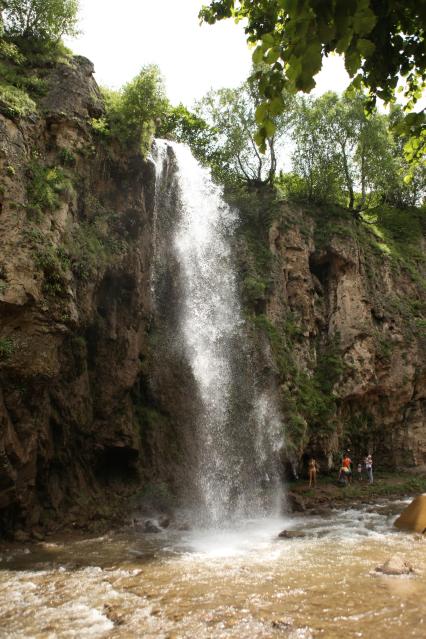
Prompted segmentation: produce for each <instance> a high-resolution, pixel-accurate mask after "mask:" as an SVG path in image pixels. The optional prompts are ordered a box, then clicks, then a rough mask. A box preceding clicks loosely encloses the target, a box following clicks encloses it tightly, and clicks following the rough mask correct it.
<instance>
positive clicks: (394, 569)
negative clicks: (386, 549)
mask: <svg viewBox="0 0 426 639" xmlns="http://www.w3.org/2000/svg"><path fill="white" fill-rule="evenodd" d="M376 571H377V572H382V573H383V574H384V575H409V574H410V573H412V572H414V568H413V566H412V565H411V564H410V563H408V561H405V559H404V558H403V557H401V556H400V555H395V556H394V557H391V558H390V559H388V560H387V561H386V562H385V563H384V564H383V566H377V568H376Z"/></svg>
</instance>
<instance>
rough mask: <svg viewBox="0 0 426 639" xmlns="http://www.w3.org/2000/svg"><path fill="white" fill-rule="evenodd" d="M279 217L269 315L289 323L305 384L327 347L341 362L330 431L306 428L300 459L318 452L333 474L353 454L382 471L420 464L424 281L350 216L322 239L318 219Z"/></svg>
mask: <svg viewBox="0 0 426 639" xmlns="http://www.w3.org/2000/svg"><path fill="white" fill-rule="evenodd" d="M281 213H282V217H281V219H280V221H279V222H278V221H275V222H274V223H273V224H272V226H271V229H270V234H269V244H270V249H271V251H272V253H273V255H274V275H273V283H272V290H271V294H270V296H269V298H268V300H267V306H266V315H267V316H268V318H269V319H270V321H271V322H272V323H273V324H274V325H275V326H277V327H281V328H279V330H283V331H284V333H285V332H286V328H285V327H286V320H288V317H289V316H290V317H291V320H292V332H293V334H294V333H296V337H293V341H292V351H293V356H294V362H295V366H296V370H297V371H303V372H305V373H306V375H307V377H308V378H309V377H310V378H311V379H312V378H313V376H314V375H315V370H316V368H317V366H318V358H319V354H320V353H321V351H322V350H323V351H324V348H325V349H327V344H328V345H329V344H330V343H333V344H334V347H333V348H334V350H333V357H334V358H335V359H336V360H339V369H338V374H337V379H336V380H335V383H334V384H333V385H332V389H331V395H332V399H333V402H334V407H335V411H334V414H333V415H329V416H328V417H329V420H330V423H329V424H325V423H321V417H320V418H319V420H318V421H319V423H317V424H315V423H314V424H312V422H311V423H306V429H305V431H304V433H303V436H301V437H300V439H299V448H298V450H297V451H296V453H295V455H296V458H297V460H298V461H301V460H302V459H303V458H304V457H303V455H305V457H306V456H307V455H308V454H309V455H311V454H314V455H316V456H318V457H319V458H321V459H322V460H323V462H324V465H327V466H330V465H332V464H333V463H335V462H336V460H337V457H338V453H339V451H341V450H342V449H343V448H344V447H351V448H352V452H353V456H354V457H355V458H356V460H357V461H358V459H359V460H360V461H361V460H362V458H363V456H364V455H365V454H366V452H367V450H371V451H372V452H373V454H374V455H375V458H376V463H377V464H378V465H379V466H381V467H382V468H383V467H389V468H395V467H413V466H419V467H422V466H424V465H425V464H426V383H425V380H426V376H425V373H426V364H425V354H426V335H425V331H424V311H425V305H426V295H425V289H424V284H422V283H421V282H419V280H420V279H421V278H424V277H425V273H424V272H422V271H421V270H420V271H419V272H418V273H417V274H416V275H418V278H417V280H416V278H415V277H414V276H413V274H412V273H410V272H409V271H407V269H405V268H404V267H403V266H401V265H400V264H399V265H398V263H396V262H395V260H392V259H391V256H389V255H387V254H386V253H381V254H380V251H378V250H377V246H376V245H375V239H377V238H375V236H374V233H373V231H372V230H371V231H370V230H369V229H368V228H365V226H364V227H362V225H360V223H359V222H358V221H356V220H351V219H350V216H347V218H348V219H347V221H345V223H344V224H343V226H341V227H340V228H339V227H336V229H335V230H334V232H333V230H332V231H328V232H327V233H324V227H325V225H326V224H327V220H324V219H323V218H322V217H321V213H319V214H318V215H313V216H312V215H309V212H307V211H306V210H302V209H297V208H293V209H290V208H289V207H288V206H285V205H284V207H283V209H282V211H281ZM424 244H425V242H424V238H423V240H421V241H420V246H419V247H418V248H419V251H420V252H421V251H424V248H425V246H424ZM372 246H373V247H375V250H372ZM423 270H424V269H423ZM424 281H425V280H424V279H423V282H424ZM422 318H423V319H422ZM328 348H329V346H328ZM293 377H294V373H293ZM283 407H284V413H285V411H286V402H285V400H284V401H283ZM302 413H303V410H302ZM322 419H323V418H322ZM313 421H314V420H313ZM330 425H331V428H327V426H330ZM323 468H324V466H323Z"/></svg>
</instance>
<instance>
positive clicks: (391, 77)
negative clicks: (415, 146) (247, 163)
mask: <svg viewBox="0 0 426 639" xmlns="http://www.w3.org/2000/svg"><path fill="white" fill-rule="evenodd" d="M200 17H201V19H202V20H203V21H205V22H207V23H209V24H213V23H215V22H216V21H218V20H222V19H224V18H231V17H232V18H234V19H235V20H236V21H239V20H241V19H244V20H246V27H245V31H246V34H247V40H248V42H249V43H251V44H254V45H256V48H255V50H254V53H253V62H254V63H255V64H260V63H262V64H261V66H260V67H259V69H258V70H257V71H256V73H255V77H256V79H257V81H258V83H259V89H260V92H261V94H262V96H263V98H264V103H263V106H262V113H261V118H260V119H261V124H260V131H259V133H260V137H261V138H262V143H261V145H260V146H261V148H262V147H265V140H266V138H267V129H268V126H269V121H270V117H269V113H270V112H276V110H277V109H278V108H279V107H280V96H281V92H282V90H283V88H284V87H285V88H287V89H289V90H292V91H304V92H309V91H310V90H311V89H313V87H314V86H315V80H314V76H315V75H316V74H317V73H318V72H319V71H320V69H321V65H322V58H323V56H325V55H328V54H330V53H332V52H337V53H339V54H343V56H344V59H345V67H346V70H347V72H348V73H349V76H350V77H351V78H352V86H353V87H354V88H357V89H359V88H362V87H364V88H366V89H367V90H368V92H369V96H370V107H372V106H373V105H374V103H375V101H376V99H377V98H381V99H382V100H384V101H385V102H386V103H388V102H392V101H394V99H395V92H396V90H397V84H398V81H399V78H400V77H401V76H402V77H403V78H404V79H405V87H404V93H405V98H406V100H407V109H412V107H413V106H414V104H415V103H416V101H417V100H418V99H419V98H420V96H421V92H422V88H423V87H424V85H425V81H426V49H425V45H424V25H425V24H426V3H425V2H423V1H421V0H420V1H419V0H213V1H212V2H211V3H210V5H208V6H205V7H203V8H202V10H201V12H200ZM281 108H283V107H281ZM413 123H414V120H413V118H411V121H410V126H412V125H413ZM415 124H416V127H415V131H414V133H415V134H416V135H417V136H419V135H420V131H421V129H422V125H423V124H424V114H421V116H420V117H418V118H417V120H416V123H415ZM423 135H424V132H423ZM425 137H426V136H425ZM424 142H425V140H424V139H423V143H424Z"/></svg>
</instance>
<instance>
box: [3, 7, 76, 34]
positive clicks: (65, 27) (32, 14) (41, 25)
mask: <svg viewBox="0 0 426 639" xmlns="http://www.w3.org/2000/svg"><path fill="white" fill-rule="evenodd" d="M2 4H3V11H2V17H3V22H4V30H5V33H6V35H8V36H9V37H23V38H35V39H37V40H45V41H50V42H58V41H59V40H60V39H61V38H62V36H64V35H75V34H76V32H77V28H76V27H77V13H78V0H3V2H2ZM0 6H1V5H0Z"/></svg>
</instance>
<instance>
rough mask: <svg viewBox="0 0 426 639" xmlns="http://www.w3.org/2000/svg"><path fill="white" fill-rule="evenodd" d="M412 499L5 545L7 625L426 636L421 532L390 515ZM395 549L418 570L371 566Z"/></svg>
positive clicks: (46, 633)
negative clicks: (385, 571) (218, 525)
mask: <svg viewBox="0 0 426 639" xmlns="http://www.w3.org/2000/svg"><path fill="white" fill-rule="evenodd" d="M406 503H408V502H402V501H399V502H392V503H390V502H386V503H385V502H383V503H378V504H376V505H374V506H371V505H369V506H364V507H362V508H353V509H348V510H344V511H343V510H341V511H333V512H331V513H330V514H328V515H322V516H309V515H306V516H288V517H281V518H277V519H261V520H246V521H243V522H240V523H239V524H235V525H234V526H232V528H229V529H228V530H225V529H223V530H190V531H177V530H173V529H172V528H170V529H167V530H165V531H163V532H161V533H157V534H154V533H141V532H138V531H137V530H135V529H133V528H128V529H122V530H119V531H113V532H111V533H109V534H107V535H104V536H101V537H97V538H90V539H89V538H88V539H81V538H80V539H68V540H65V539H64V540H62V541H58V540H56V541H55V542H53V541H52V542H50V541H46V542H40V543H38V544H35V545H28V546H25V545H23V546H21V547H16V546H14V547H10V548H6V549H4V550H3V551H2V554H1V558H0V559H1V560H0V636H1V637H4V638H18V637H19V638H20V637H28V638H29V637H32V638H36V639H39V638H43V639H54V638H55V637H61V638H62V637H64V638H65V637H67V638H68V637H69V638H79V639H80V638H86V637H88V638H93V639H94V638H98V637H99V638H100V637H108V638H109V637H111V638H117V639H118V638H124V637H126V638H127V637H129V638H130V637H143V638H147V639H148V638H149V639H150V638H153V639H154V638H155V639H166V638H170V639H172V638H176V639H177V638H188V639H194V638H197V639H204V638H214V639H216V638H217V639H221V638H228V637H238V638H247V639H249V638H250V639H255V638H257V637H259V638H260V637H262V638H263V637H271V638H272V637H285V638H287V637H288V638H291V639H309V638H315V637H325V638H326V639H334V638H336V639H337V638H339V639H351V638H352V637H366V638H368V639H369V638H374V639H380V638H381V637H386V639H405V638H407V637H418V638H423V637H426V538H424V537H421V536H418V535H410V534H403V533H401V532H399V531H397V530H395V529H394V528H393V526H392V524H393V521H394V520H395V516H396V514H398V513H399V512H400V511H401V510H402V509H403V508H404V506H405V505H406ZM282 529H287V530H300V531H303V532H304V533H305V537H303V538H295V539H279V538H278V537H277V535H278V533H279V532H280V531H281V530H282ZM396 553H398V554H401V555H402V556H403V557H404V559H405V560H407V561H409V562H410V563H411V564H412V565H413V567H414V568H415V570H416V572H415V573H414V574H413V575H408V576H384V575H381V574H379V573H377V572H376V571H375V568H376V567H377V566H378V565H380V564H383V563H384V562H385V561H386V560H387V559H388V558H389V557H391V556H393V555H394V554H396Z"/></svg>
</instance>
